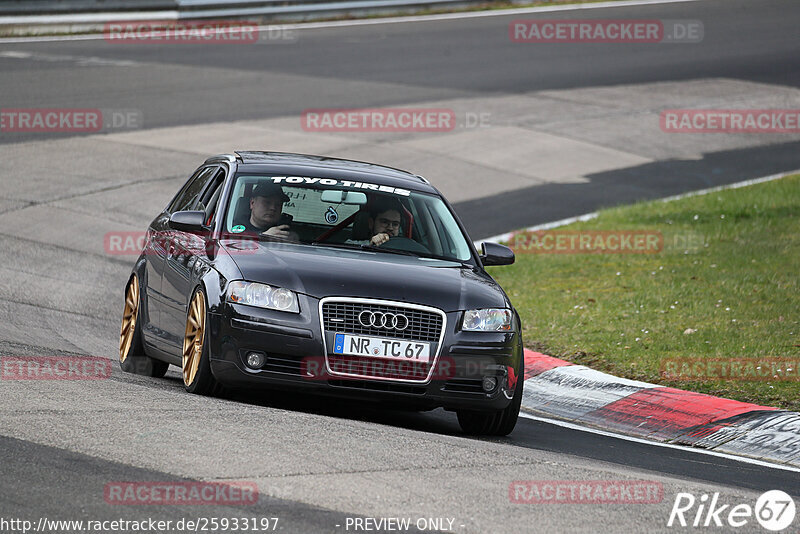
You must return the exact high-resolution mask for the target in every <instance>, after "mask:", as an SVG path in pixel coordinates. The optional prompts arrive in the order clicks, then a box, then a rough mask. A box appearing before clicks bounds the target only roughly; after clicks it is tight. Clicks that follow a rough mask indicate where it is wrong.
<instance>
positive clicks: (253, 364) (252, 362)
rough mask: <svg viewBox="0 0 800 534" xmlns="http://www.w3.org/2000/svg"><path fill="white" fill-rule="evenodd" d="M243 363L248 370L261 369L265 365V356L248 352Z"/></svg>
mask: <svg viewBox="0 0 800 534" xmlns="http://www.w3.org/2000/svg"><path fill="white" fill-rule="evenodd" d="M245 363H246V364H247V367H249V368H250V369H261V368H262V367H264V364H265V363H267V356H266V355H265V354H264V353H261V352H248V353H247V358H245Z"/></svg>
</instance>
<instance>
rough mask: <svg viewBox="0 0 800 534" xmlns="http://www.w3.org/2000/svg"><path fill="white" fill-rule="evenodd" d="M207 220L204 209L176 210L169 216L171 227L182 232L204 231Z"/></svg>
mask: <svg viewBox="0 0 800 534" xmlns="http://www.w3.org/2000/svg"><path fill="white" fill-rule="evenodd" d="M205 222H206V213H205V212H204V211H176V212H175V213H173V214H172V216H171V217H170V218H169V227H170V228H172V229H173V230H178V231H181V232H202V231H203V230H205V228H204V223H205Z"/></svg>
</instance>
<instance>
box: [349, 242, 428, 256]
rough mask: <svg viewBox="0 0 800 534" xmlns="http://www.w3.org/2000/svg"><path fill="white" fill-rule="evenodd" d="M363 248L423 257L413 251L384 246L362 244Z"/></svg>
mask: <svg viewBox="0 0 800 534" xmlns="http://www.w3.org/2000/svg"><path fill="white" fill-rule="evenodd" d="M361 250H372V251H375V252H388V253H390V254H400V255H402V256H414V257H416V258H421V257H422V256H420V255H419V254H417V253H415V252H411V251H409V250H397V249H396V248H384V247H379V246H376V245H361Z"/></svg>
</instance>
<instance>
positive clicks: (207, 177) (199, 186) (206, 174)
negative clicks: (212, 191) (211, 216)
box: [169, 165, 218, 213]
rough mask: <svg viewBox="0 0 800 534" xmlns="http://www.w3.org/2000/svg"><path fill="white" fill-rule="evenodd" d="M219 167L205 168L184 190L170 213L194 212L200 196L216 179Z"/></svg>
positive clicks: (170, 209)
mask: <svg viewBox="0 0 800 534" xmlns="http://www.w3.org/2000/svg"><path fill="white" fill-rule="evenodd" d="M217 169H218V167H217V166H216V165H215V166H212V167H205V168H203V169H201V170H200V172H199V173H198V174H196V175H195V177H194V178H192V179H191V181H190V182H189V183H188V184H187V185H186V187H184V188H183V190H182V191H181V192H180V193H179V194H178V196H177V197H176V198H175V200H174V201H173V202H172V204H171V205H170V207H169V212H170V213H174V212H176V211H185V210H193V209H195V208H196V207H197V205H198V201H199V200H200V196H201V195H202V194H203V191H205V189H206V186H207V185H208V183H209V182H210V181H211V180H212V179H213V178H214V175H215V172H216V171H217Z"/></svg>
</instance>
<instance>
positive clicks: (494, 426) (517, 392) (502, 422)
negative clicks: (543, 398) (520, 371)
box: [456, 375, 524, 436]
mask: <svg viewBox="0 0 800 534" xmlns="http://www.w3.org/2000/svg"><path fill="white" fill-rule="evenodd" d="M523 386H524V380H523V377H522V376H519V375H518V376H517V384H516V386H515V387H514V398H513V399H511V404H509V405H508V406H507V407H506V408H505V409H504V410H496V411H493V412H479V411H475V410H458V412H456V413H457V414H458V424H459V425H461V430H463V431H464V432H465V433H467V434H472V435H475V436H507V435H508V434H510V433H511V431H512V430H514V427H515V426H516V425H517V419H518V418H519V408H520V406H521V405H522V389H523Z"/></svg>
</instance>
